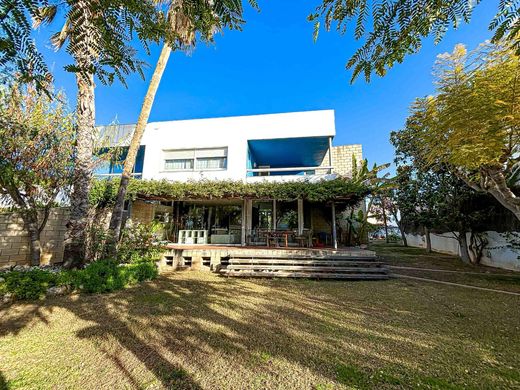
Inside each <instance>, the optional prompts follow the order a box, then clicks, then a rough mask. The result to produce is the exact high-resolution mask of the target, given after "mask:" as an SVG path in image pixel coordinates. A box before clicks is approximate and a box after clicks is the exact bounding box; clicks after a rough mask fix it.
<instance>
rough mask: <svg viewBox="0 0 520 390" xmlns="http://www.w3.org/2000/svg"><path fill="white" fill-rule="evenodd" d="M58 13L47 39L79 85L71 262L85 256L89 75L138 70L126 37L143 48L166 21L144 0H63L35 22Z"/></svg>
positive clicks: (91, 116) (91, 117)
mask: <svg viewBox="0 0 520 390" xmlns="http://www.w3.org/2000/svg"><path fill="white" fill-rule="evenodd" d="M57 15H64V21H63V27H62V28H61V30H60V31H59V32H57V33H56V34H54V35H53V36H52V39H51V41H52V43H53V45H54V46H55V48H56V49H60V48H62V47H65V50H66V51H67V53H69V54H70V55H71V56H72V58H73V60H74V63H73V64H71V65H68V66H66V67H65V69H66V70H67V71H70V72H74V73H75V74H76V83H77V88H78V91H77V107H76V116H77V134H76V140H77V141H76V159H75V167H74V178H73V192H72V195H71V213H70V221H69V224H68V232H67V235H66V240H65V254H64V261H65V264H67V265H69V266H70V265H74V264H77V263H78V262H82V261H83V259H84V242H85V229H86V223H87V217H88V211H89V200H88V199H89V189H90V182H91V178H92V156H93V152H94V150H93V145H94V143H93V140H94V138H95V96H94V89H95V83H94V77H95V76H97V78H98V79H99V80H100V81H101V82H102V83H105V84H111V83H112V82H113V81H114V79H115V78H118V79H119V80H120V81H121V82H122V83H123V84H124V79H125V76H126V75H128V74H129V73H131V72H138V73H140V74H141V75H143V71H142V66H143V62H142V61H140V60H139V59H137V58H136V56H135V54H136V50H135V49H134V48H133V47H131V46H129V44H128V42H130V41H131V40H132V39H133V35H137V37H138V38H139V40H140V41H141V42H142V43H143V45H144V46H145V48H147V42H148V41H150V40H152V41H158V40H159V39H160V38H161V37H162V34H163V32H164V31H165V29H164V26H165V23H164V22H165V21H164V19H163V18H162V15H161V14H160V13H159V12H158V10H157V8H156V7H155V6H154V4H152V3H151V2H147V1H142V0H66V1H62V2H60V3H56V4H54V5H49V6H46V7H44V8H42V9H41V11H40V13H39V15H38V16H39V17H38V18H37V20H36V25H38V24H41V23H50V22H51V21H52V20H54V19H55V18H56V16H57Z"/></svg>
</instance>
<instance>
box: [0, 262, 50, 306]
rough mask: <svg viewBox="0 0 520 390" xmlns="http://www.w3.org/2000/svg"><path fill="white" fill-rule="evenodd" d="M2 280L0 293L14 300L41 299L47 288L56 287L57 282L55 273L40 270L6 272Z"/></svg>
mask: <svg viewBox="0 0 520 390" xmlns="http://www.w3.org/2000/svg"><path fill="white" fill-rule="evenodd" d="M2 278H3V279H4V281H3V282H2V283H0V285H1V286H0V293H2V294H6V293H11V294H13V295H14V297H15V298H16V299H39V298H42V297H44V296H45V293H46V291H47V288H49V287H53V286H56V285H57V283H58V281H59V277H58V275H57V274H56V273H52V272H49V271H44V270H41V269H31V270H28V271H12V272H6V273H4V274H3V275H2Z"/></svg>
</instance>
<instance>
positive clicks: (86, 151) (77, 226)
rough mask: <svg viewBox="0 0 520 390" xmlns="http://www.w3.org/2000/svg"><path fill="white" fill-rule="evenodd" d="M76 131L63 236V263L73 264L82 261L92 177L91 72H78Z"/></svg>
mask: <svg viewBox="0 0 520 390" xmlns="http://www.w3.org/2000/svg"><path fill="white" fill-rule="evenodd" d="M76 82H77V85H78V96H77V108H76V116H77V135H76V138H77V139H76V159H75V165H74V177H73V190H72V195H71V200H70V207H71V209H70V220H69V222H68V224H67V228H68V231H67V235H66V238H65V250H64V264H65V266H67V267H75V266H78V265H81V264H82V263H83V262H84V254H85V236H86V232H85V230H86V226H87V219H88V210H89V191H90V182H91V179H92V155H93V152H94V150H93V149H94V142H93V140H94V136H95V125H96V118H95V101H94V87H95V85H94V76H93V75H92V74H90V73H88V74H85V73H83V72H82V73H77V75H76Z"/></svg>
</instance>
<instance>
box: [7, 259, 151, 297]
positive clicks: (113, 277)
mask: <svg viewBox="0 0 520 390" xmlns="http://www.w3.org/2000/svg"><path fill="white" fill-rule="evenodd" d="M157 275H158V269H157V266H156V265H155V263H154V262H152V261H145V260H143V259H141V260H140V261H137V262H135V263H133V264H119V263H118V262H117V261H115V260H98V261H94V262H92V263H90V264H89V265H87V266H86V267H85V268H84V269H81V270H72V271H65V270H63V271H60V272H50V271H47V270H42V269H36V268H35V269H30V270H27V271H10V272H4V273H2V274H0V296H1V295H4V294H12V295H13V297H14V298H16V299H21V300H25V299H27V300H34V299H41V298H43V297H45V294H46V292H47V289H48V288H49V287H55V286H67V287H72V288H73V289H77V290H79V291H82V292H86V293H105V292H111V291H116V290H120V289H122V288H124V287H126V286H129V285H132V284H136V283H140V282H144V281H147V280H153V279H155V278H156V277H157Z"/></svg>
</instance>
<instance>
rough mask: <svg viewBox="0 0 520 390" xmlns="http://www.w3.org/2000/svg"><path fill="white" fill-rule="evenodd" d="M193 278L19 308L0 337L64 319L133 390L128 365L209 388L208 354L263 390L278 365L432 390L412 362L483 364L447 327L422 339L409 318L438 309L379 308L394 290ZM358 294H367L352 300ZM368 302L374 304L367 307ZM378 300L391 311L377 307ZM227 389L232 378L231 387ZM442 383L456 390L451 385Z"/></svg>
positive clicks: (164, 380) (168, 383)
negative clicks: (450, 356) (69, 316)
mask: <svg viewBox="0 0 520 390" xmlns="http://www.w3.org/2000/svg"><path fill="white" fill-rule="evenodd" d="M194 275H195V276H193V275H189V274H186V275H185V276H178V275H177V276H175V275H174V276H162V277H160V278H159V279H157V280H156V281H154V282H151V283H147V284H144V285H141V286H138V287H134V288H131V289H127V290H124V291H121V292H118V293H114V294H109V295H98V296H81V297H79V299H76V300H73V299H71V298H70V297H62V298H55V299H49V300H47V301H46V302H42V303H35V304H27V305H23V304H17V305H14V306H13V309H14V310H15V311H14V312H12V313H9V315H8V316H6V317H4V318H7V321H6V322H5V323H4V324H3V325H2V328H1V329H2V331H1V333H0V334H3V335H5V334H16V333H18V332H20V331H21V330H22V329H23V328H24V327H26V326H28V325H29V324H30V323H31V322H32V321H43V322H46V321H48V319H47V316H51V315H52V311H53V310H54V309H56V308H60V309H66V310H68V311H70V312H71V313H73V314H74V316H75V317H77V318H78V319H81V320H83V321H84V322H86V323H87V325H86V326H85V327H82V328H81V329H79V330H78V331H77V332H76V336H77V337H78V338H81V339H84V340H89V341H90V342H91V343H92V344H94V345H96V347H97V349H98V350H99V351H101V352H102V353H103V354H104V356H106V357H107V358H108V359H109V360H110V361H111V362H112V364H113V366H114V367H116V368H117V370H118V371H119V372H120V373H121V374H122V375H123V376H124V377H125V378H126V381H127V382H128V384H129V386H131V387H132V388H140V387H142V386H143V384H142V378H140V377H139V374H138V373H136V372H135V371H134V370H133V368H134V367H132V366H131V365H130V364H129V362H128V356H127V355H128V354H131V356H133V357H134V358H135V359H136V360H137V361H138V362H139V364H140V365H141V366H143V367H145V368H146V369H147V370H148V371H149V372H150V373H152V374H153V376H154V377H155V379H156V380H157V382H158V383H160V384H161V385H162V387H165V388H179V389H200V388H203V387H213V388H214V387H215V386H216V385H215V383H216V382H212V380H211V379H209V380H208V379H205V382H204V383H205V385H204V386H203V385H201V384H200V375H201V374H200V373H204V372H210V371H211V369H212V365H213V364H214V360H213V359H212V357H211V355H212V354H219V355H221V356H224V359H223V360H225V361H227V362H229V367H228V368H227V370H228V371H230V372H233V371H238V372H253V373H254V372H257V371H258V377H259V378H260V379H259V381H260V383H259V384H258V387H266V386H267V385H266V384H265V383H268V382H265V383H264V382H262V381H264V379H262V378H263V375H268V374H270V373H272V372H273V370H275V369H274V368H273V364H274V363H273V361H277V362H280V361H285V362H288V364H289V365H291V364H293V365H294V364H295V365H298V366H300V367H303V368H304V369H305V370H308V371H310V372H311V373H312V377H313V378H324V380H326V381H327V383H340V384H344V385H354V386H358V387H361V388H367V387H370V386H376V385H381V386H382V385H385V386H390V387H391V386H394V387H395V386H397V387H399V386H401V385H402V384H403V383H405V384H411V383H419V384H422V385H423V386H424V387H425V388H428V387H429V385H428V383H430V382H432V383H434V382H435V381H438V382H439V383H441V379H438V380H437V379H435V378H431V377H429V376H428V375H425V374H423V373H422V372H421V371H422V369H421V368H418V363H419V362H418V361H417V359H421V360H422V361H421V362H420V363H422V364H427V363H428V359H429V357H428V356H429V355H430V354H432V353H433V351H435V350H436V349H437V348H439V346H441V345H443V344H445V343H446V344H449V345H451V344H454V345H457V347H458V348H460V349H462V350H464V351H468V350H471V351H472V353H474V356H473V355H472V356H470V357H468V362H467V364H468V365H471V364H474V362H475V363H476V362H477V361H478V360H479V359H481V356H480V355H479V353H478V352H477V351H476V350H473V348H474V347H473V345H472V344H471V342H467V341H466V342H463V341H455V339H456V337H457V336H456V335H451V334H449V331H443V329H442V328H441V326H442V325H444V326H450V323H449V322H447V320H446V319H443V318H440V319H438V320H435V319H434V320H433V321H437V322H438V323H437V324H435V325H436V326H437V325H438V326H439V328H438V329H437V328H434V329H435V330H434V331H433V332H432V331H426V330H423V329H417V328H416V325H417V323H421V320H420V319H419V320H417V318H416V316H417V312H416V310H415V309H417V310H418V311H420V312H427V311H428V310H430V309H431V308H433V309H435V306H434V305H435V302H432V301H431V300H429V301H428V302H425V303H421V304H422V305H424V306H423V307H421V306H418V307H416V308H414V306H413V304H406V305H404V306H403V305H400V304H399V302H400V301H399V300H400V299H404V300H406V299H407V298H408V297H407V295H406V292H403V295H402V296H400V297H397V298H395V300H394V301H392V300H391V299H388V298H387V297H385V292H384V291H385V288H379V289H377V288H376V286H378V287H382V286H387V287H386V288H393V287H394V286H395V284H394V285H392V284H387V283H384V282H383V283H379V282H374V283H377V284H370V283H360V284H355V283H354V284H352V283H350V284H348V283H345V282H332V281H331V282H315V281H285V280H275V281H251V280H250V281H243V280H236V279H222V278H217V277H215V276H213V275H209V276H200V278H199V277H198V276H196V274H194ZM389 283H394V282H389ZM356 286H357V287H356ZM370 286H373V287H374V288H371V287H370ZM347 287H348V288H350V290H349V289H348V288H347ZM356 288H359V289H361V291H365V293H362V294H359V293H358V292H356V291H355V289H356ZM364 294H372V296H371V297H370V299H366V295H364ZM385 299H386V300H387V302H386V304H387V305H388V306H387V307H386V308H385V304H383V305H381V304H380V301H381V300H385ZM378 300H379V301H378ZM426 305H429V306H430V307H428V306H426ZM1 315H2V313H1V310H0V316H1ZM417 321H418V322H417ZM449 321H460V318H458V317H453V318H452V319H450V320H449ZM451 325H453V324H451ZM428 332H430V333H428ZM114 345H116V346H117V348H114V347H113V346H114ZM479 348H480V347H479ZM125 354H127V355H125ZM125 356H126V357H125ZM381 367H388V370H386V369H384V370H381V369H380V368H381ZM196 374H198V375H196ZM238 375H240V374H238ZM276 375H281V376H278V377H277V379H276V380H278V381H281V382H280V383H283V382H284V381H289V382H290V383H292V385H291V386H288V387H287V388H297V386H298V384H299V385H301V386H300V388H308V387H309V383H307V382H298V381H300V380H302V381H303V379H301V378H292V377H289V376H290V375H291V373H287V372H286V373H283V374H278V373H277V374H276ZM284 375H286V376H284ZM296 375H298V374H296ZM470 375H471V374H470ZM273 376H275V375H274V374H273ZM195 377H197V378H195ZM249 379H250V378H249ZM229 380H230V381H231V380H235V378H233V377H232V375H230V377H229ZM244 380H246V382H245V383H242V384H243V385H244V387H248V388H250V387H251V386H250V385H251V383H250V382H247V380H248V379H244ZM462 380H463V379H461V381H462ZM489 380H490V381H492V378H491V376H490V379H489ZM265 381H267V379H266V380H265ZM291 381H292V382H291ZM208 382H209V383H211V385H207V383H208ZM289 382H288V383H289ZM442 383H444V384H446V386H448V385H450V386H451V384H450V382H449V381H448V380H442ZM490 383H493V382H490ZM313 385H315V386H316V387H319V386H318V384H316V383H314V384H313ZM237 386H238V384H237V383H234V385H231V384H230V385H229V387H230V388H231V387H237ZM430 387H431V386H430ZM455 387H456V386H454V387H453V388H455Z"/></svg>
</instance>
